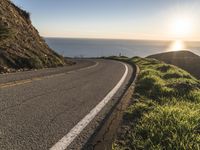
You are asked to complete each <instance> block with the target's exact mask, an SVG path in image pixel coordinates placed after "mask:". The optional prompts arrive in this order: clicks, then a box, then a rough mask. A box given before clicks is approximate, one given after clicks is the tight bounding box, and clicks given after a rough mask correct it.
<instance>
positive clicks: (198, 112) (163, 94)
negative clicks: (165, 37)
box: [113, 57, 200, 150]
mask: <svg viewBox="0 0 200 150" xmlns="http://www.w3.org/2000/svg"><path fill="white" fill-rule="evenodd" d="M126 61H129V62H131V63H135V64H137V65H138V66H139V67H140V69H141V72H140V74H139V77H138V81H137V84H136V88H135V94H134V96H133V99H132V102H131V103H132V104H131V105H130V107H129V108H128V109H127V110H126V112H125V113H124V120H123V125H122V127H121V129H120V131H119V134H118V137H117V139H116V141H115V142H114V143H113V149H114V150H118V149H122V150H123V149H124V150H125V149H137V150H143V149H151V150H155V149H166V150H168V149H177V150H181V149H183V150H194V149H199V148H200V82H199V80H197V79H196V78H194V77H193V76H191V75H190V74H189V73H187V72H186V71H184V70H182V69H180V68H178V67H175V66H173V65H168V64H165V63H163V62H160V61H158V60H155V59H148V58H146V59H145V58H138V57H135V58H132V59H129V60H128V59H127V60H126Z"/></svg>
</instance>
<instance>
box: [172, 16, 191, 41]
mask: <svg viewBox="0 0 200 150" xmlns="http://www.w3.org/2000/svg"><path fill="white" fill-rule="evenodd" d="M192 29H193V21H192V19H191V18H189V17H184V16H179V17H177V18H175V19H174V20H172V23H171V32H172V34H173V36H175V37H178V38H183V37H186V36H189V35H190V34H191V33H192Z"/></svg>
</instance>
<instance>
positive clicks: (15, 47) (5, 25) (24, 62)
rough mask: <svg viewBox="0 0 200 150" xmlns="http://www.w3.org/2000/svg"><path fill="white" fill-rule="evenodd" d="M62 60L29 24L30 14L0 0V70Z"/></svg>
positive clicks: (43, 65)
mask: <svg viewBox="0 0 200 150" xmlns="http://www.w3.org/2000/svg"><path fill="white" fill-rule="evenodd" d="M64 64H65V62H64V59H63V57H61V56H60V55H58V54H57V53H55V52H54V51H53V50H51V49H50V48H49V47H48V45H47V44H46V43H45V41H44V40H43V38H41V37H40V36H39V33H38V31H37V30H36V29H35V28H34V27H33V26H32V24H31V20H30V14H29V13H28V12H26V11H25V10H22V9H20V8H19V7H17V6H15V5H14V4H13V3H12V2H11V1H10V0H0V73H2V72H9V71H14V70H17V69H35V68H36V69H38V68H44V67H56V66H62V65H64Z"/></svg>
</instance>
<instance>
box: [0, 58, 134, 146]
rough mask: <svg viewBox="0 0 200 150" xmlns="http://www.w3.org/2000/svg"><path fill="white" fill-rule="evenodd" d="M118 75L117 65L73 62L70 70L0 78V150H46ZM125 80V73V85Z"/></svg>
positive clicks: (102, 61)
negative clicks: (74, 63)
mask: <svg viewBox="0 0 200 150" xmlns="http://www.w3.org/2000/svg"><path fill="white" fill-rule="evenodd" d="M130 68H131V67H130V66H129V69H130ZM124 71H125V68H124V66H123V64H121V63H120V62H117V61H112V60H78V61H77V64H76V65H74V66H66V67H60V68H55V69H43V70H38V71H27V72H19V73H13V74H5V75H0V149H1V150H29V149H30V150H46V149H49V148H51V147H52V146H53V145H54V144H55V143H56V142H58V141H59V140H60V139H61V138H62V137H63V136H64V135H66V134H67V133H68V132H69V131H70V129H72V128H73V127H74V126H75V125H76V124H77V123H78V122H79V121H80V120H81V119H82V118H83V117H84V116H85V115H87V114H88V113H89V112H90V111H91V110H92V109H93V108H94V107H95V106H96V105H97V104H98V103H99V102H100V101H101V100H102V99H103V98H104V97H105V96H106V95H107V93H109V92H110V90H112V89H113V88H114V86H115V85H116V84H117V83H118V81H119V80H120V79H121V77H122V76H123V74H124ZM130 77H131V71H129V76H128V77H127V78H128V79H127V82H128V80H129V78H130ZM16 81H17V83H20V82H21V84H15V83H16ZM24 81H30V82H24ZM8 83H9V86H5V85H7V84H8Z"/></svg>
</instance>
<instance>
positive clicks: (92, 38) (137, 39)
mask: <svg viewBox="0 0 200 150" xmlns="http://www.w3.org/2000/svg"><path fill="white" fill-rule="evenodd" d="M42 37H43V38H57V39H88V40H124V41H132V40H134V41H165V42H171V41H177V40H181V41H184V42H200V40H186V39H148V38H147V39H145V38H144V39H142V38H98V37H97V38H95V37H62V36H60V37H59V36H42Z"/></svg>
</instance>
